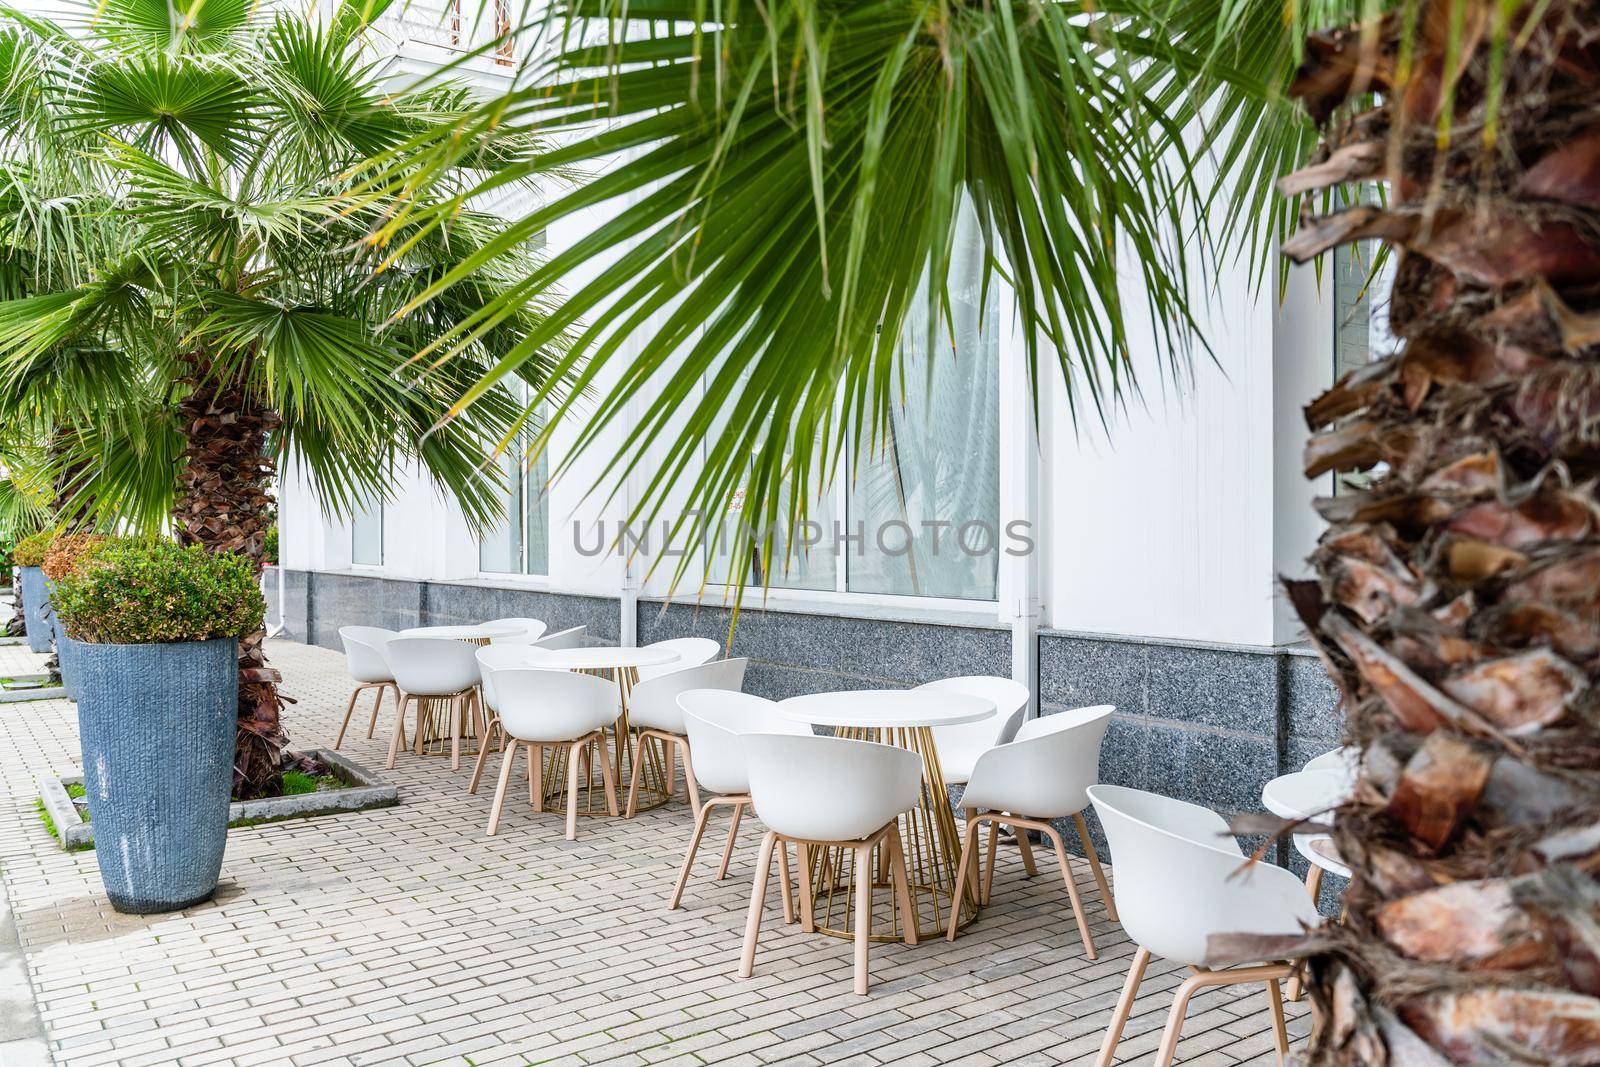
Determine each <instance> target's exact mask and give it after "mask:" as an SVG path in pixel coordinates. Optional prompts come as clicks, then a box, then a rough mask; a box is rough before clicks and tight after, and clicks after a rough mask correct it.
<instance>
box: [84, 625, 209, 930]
mask: <svg viewBox="0 0 1600 1067" xmlns="http://www.w3.org/2000/svg"><path fill="white" fill-rule="evenodd" d="M63 644H64V649H63V657H64V658H65V659H66V660H67V662H68V663H69V664H70V670H71V671H72V675H73V677H74V678H75V679H76V687H77V690H78V735H79V738H78V739H79V744H80V745H81V746H82V749H83V784H84V787H85V791H86V792H87V793H88V795H89V821H90V823H91V824H92V825H93V826H94V846H95V847H94V854H95V859H96V861H98V863H99V864H100V880H101V881H102V882H103V883H105V887H106V895H107V896H108V897H110V898H111V906H112V907H113V908H115V909H116V910H118V911H121V912H130V913H133V914H139V915H143V914H148V913H151V912H161V911H177V910H178V909H180V908H186V907H189V906H190V905H193V904H198V903H200V902H202V901H204V900H206V899H208V898H209V897H210V896H211V894H212V892H213V891H214V890H215V889H216V888H217V876H218V875H219V874H220V873H221V871H222V853H223V850H224V848H225V847H226V846H227V843H228V802H229V797H230V794H231V792H232V789H233V750H234V733H235V730H236V726H235V723H236V721H237V717H238V702H239V695H238V694H239V665H238V649H237V642H235V641H233V640H232V639H218V640H215V641H196V642H187V643H179V644H170V645H97V644H88V643H85V642H81V641H74V640H73V639H72V638H70V637H69V638H65V639H64V641H63Z"/></svg>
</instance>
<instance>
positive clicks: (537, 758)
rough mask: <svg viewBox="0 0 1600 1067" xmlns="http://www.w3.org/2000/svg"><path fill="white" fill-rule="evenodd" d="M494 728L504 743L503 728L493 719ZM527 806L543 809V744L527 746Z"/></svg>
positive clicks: (537, 809) (538, 809)
mask: <svg viewBox="0 0 1600 1067" xmlns="http://www.w3.org/2000/svg"><path fill="white" fill-rule="evenodd" d="M493 725H494V728H495V729H496V730H499V731H500V743H501V744H502V745H504V744H505V743H506V739H505V730H504V728H502V727H501V726H500V720H499V719H496V720H495V721H494V724H493ZM528 807H530V808H532V809H533V810H534V811H536V812H538V811H543V810H544V746H543V745H529V746H528Z"/></svg>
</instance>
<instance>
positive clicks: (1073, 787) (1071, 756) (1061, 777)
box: [946, 704, 1117, 960]
mask: <svg viewBox="0 0 1600 1067" xmlns="http://www.w3.org/2000/svg"><path fill="white" fill-rule="evenodd" d="M1114 710H1115V709H1114V708H1113V707H1112V706H1111V705H1109V704H1102V705H1099V706H1098V707H1093V708H1078V709H1077V710H1075V711H1063V712H1059V713H1057V714H1055V715H1047V716H1045V717H1044V718H1042V719H1034V720H1033V721H1031V722H1028V723H1025V724H1023V726H1022V728H1021V729H1019V730H1018V731H1017V736H1016V739H1015V740H1013V741H1012V742H1011V743H1010V744H1007V745H997V746H995V747H994V748H991V749H990V750H989V751H987V752H985V753H984V754H983V755H981V756H979V757H978V762H977V764H976V765H975V766H974V767H973V768H972V781H971V782H969V783H968V784H967V788H966V791H965V792H963V793H962V794H961V807H962V808H963V809H964V810H965V811H966V813H967V836H966V840H964V841H963V842H962V844H961V860H960V863H959V864H958V868H957V870H958V872H959V873H957V875H956V889H955V898H954V899H956V900H960V899H961V894H962V892H963V890H964V888H965V885H966V880H967V876H968V874H969V872H970V874H971V876H972V877H973V878H977V877H978V848H977V845H978V831H979V827H980V826H981V825H982V824H983V823H985V822H987V823H988V824H989V855H988V859H987V860H986V861H985V863H984V877H983V878H982V880H981V881H980V882H979V885H980V887H981V889H980V892H979V894H978V896H979V899H981V900H982V901H983V902H984V903H985V904H987V903H988V902H989V893H990V891H991V890H992V889H993V888H994V853H995V837H996V835H997V833H998V828H999V827H1000V826H1002V825H1003V826H1009V827H1011V828H1012V830H1013V831H1014V832H1015V833H1016V835H1017V846H1018V848H1020V849H1021V851H1022V862H1023V865H1024V867H1025V868H1026V870H1027V872H1028V874H1030V875H1032V874H1035V873H1037V872H1036V869H1035V868H1034V865H1033V846H1031V845H1030V844H1029V843H1028V831H1029V830H1037V831H1039V832H1040V833H1041V834H1043V835H1044V836H1045V837H1046V838H1048V839H1049V841H1050V843H1051V844H1052V845H1054V846H1055V850H1056V862H1057V863H1058V864H1059V865H1060V867H1061V880H1062V881H1063V882H1065V883H1066V886H1067V896H1068V897H1069V898H1070V899H1071V900H1072V915H1073V918H1074V919H1076V920H1077V923H1078V935H1079V936H1080V937H1082V938H1083V945H1084V948H1085V949H1086V950H1087V952H1088V955H1089V958H1090V959H1091V960H1092V959H1098V958H1099V956H1098V954H1097V953H1096V951H1095V947H1094V937H1093V936H1092V935H1091V934H1090V933H1089V922H1088V920H1087V919H1086V918H1085V916H1084V914H1083V900H1082V899H1081V898H1080V897H1079V896H1078V886H1077V883H1076V882H1074V881H1073V878H1072V867H1071V865H1070V864H1069V863H1068V861H1067V850H1066V848H1065V847H1064V846H1063V845H1062V843H1061V835H1060V834H1059V833H1057V832H1056V828H1055V827H1054V826H1053V825H1051V820H1052V819H1065V818H1068V817H1069V816H1070V817H1071V819H1072V823H1073V825H1074V826H1075V827H1077V830H1078V840H1080V841H1081V842H1082V843H1083V854H1084V856H1085V858H1087V859H1088V861H1089V869H1090V870H1091V871H1093V872H1094V880H1095V883H1096V884H1097V885H1098V886H1099V887H1100V897H1101V899H1102V900H1104V901H1105V903H1106V914H1107V915H1109V916H1110V917H1111V919H1112V920H1113V921H1114V920H1115V919H1116V918H1117V909H1116V905H1115V904H1114V903H1113V902H1112V899H1111V890H1110V888H1109V887H1108V886H1107V885H1106V875H1105V872H1104V871H1103V870H1101V869H1100V858H1099V857H1098V856H1096V855H1095V852H1094V845H1093V844H1092V843H1091V842H1090V840H1089V828H1088V827H1087V826H1085V825H1084V822H1083V809H1084V808H1087V807H1088V806H1089V796H1088V794H1087V793H1086V792H1085V790H1087V789H1088V788H1089V787H1090V786H1091V785H1094V784H1095V783H1096V782H1098V781H1099V780H1100V742H1101V741H1103V740H1104V739H1105V736H1106V728H1107V727H1109V726H1110V725H1111V713H1112V712H1113V711H1114ZM958 918H959V914H958V911H957V909H951V912H950V929H949V931H948V932H947V934H946V936H947V937H948V938H949V939H950V940H951V941H954V940H955V939H956V923H957V920H958Z"/></svg>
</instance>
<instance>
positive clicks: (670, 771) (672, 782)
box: [641, 734, 678, 800]
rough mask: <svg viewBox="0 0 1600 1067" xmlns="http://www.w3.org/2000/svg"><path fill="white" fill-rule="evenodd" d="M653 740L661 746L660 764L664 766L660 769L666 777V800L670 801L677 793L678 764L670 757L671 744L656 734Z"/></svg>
mask: <svg viewBox="0 0 1600 1067" xmlns="http://www.w3.org/2000/svg"><path fill="white" fill-rule="evenodd" d="M655 738H656V743H657V744H659V745H660V746H661V762H662V763H663V764H665V765H666V766H664V767H663V768H662V769H663V770H664V771H665V772H666V775H667V799H668V800H671V799H672V794H674V793H676V792H677V791H678V763H677V761H676V760H675V759H673V757H672V747H673V746H672V742H671V741H669V740H667V738H666V737H664V736H662V735H661V734H656V735H655ZM641 747H643V746H642V745H641Z"/></svg>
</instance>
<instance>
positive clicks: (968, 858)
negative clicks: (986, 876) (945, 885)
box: [944, 815, 983, 941]
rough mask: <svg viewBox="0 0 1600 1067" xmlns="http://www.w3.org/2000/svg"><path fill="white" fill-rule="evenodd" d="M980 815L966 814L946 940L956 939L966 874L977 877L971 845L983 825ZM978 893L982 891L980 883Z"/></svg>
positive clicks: (976, 839)
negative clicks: (965, 830) (964, 831)
mask: <svg viewBox="0 0 1600 1067" xmlns="http://www.w3.org/2000/svg"><path fill="white" fill-rule="evenodd" d="M982 820H983V816H982V815H968V816H967V836H966V839H965V840H963V841H962V842H961V858H960V860H958V861H957V863H956V891H955V892H954V893H953V894H951V896H950V929H948V930H946V931H945V934H944V938H945V940H946V941H954V940H955V939H956V923H957V922H958V921H960V919H961V894H962V893H964V892H966V888H967V875H968V874H971V875H972V876H973V877H977V870H978V862H977V861H978V855H977V850H976V849H975V848H974V847H973V846H974V845H976V844H977V842H978V833H979V831H980V829H981V827H982V825H983V823H982ZM979 893H980V895H981V893H982V885H981V883H980V886H979Z"/></svg>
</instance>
